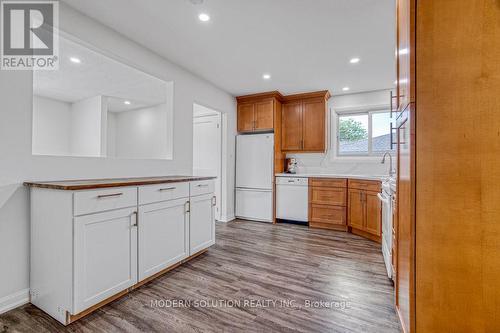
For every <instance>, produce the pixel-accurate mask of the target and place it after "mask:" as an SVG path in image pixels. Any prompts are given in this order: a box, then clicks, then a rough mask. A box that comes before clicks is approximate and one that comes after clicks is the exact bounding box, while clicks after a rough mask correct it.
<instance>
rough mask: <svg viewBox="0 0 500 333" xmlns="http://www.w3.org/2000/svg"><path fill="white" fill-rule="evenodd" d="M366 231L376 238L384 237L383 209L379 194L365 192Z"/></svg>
mask: <svg viewBox="0 0 500 333" xmlns="http://www.w3.org/2000/svg"><path fill="white" fill-rule="evenodd" d="M365 205H366V216H365V217H366V218H365V231H366V232H369V233H371V234H372V235H374V236H377V237H380V236H382V207H381V203H380V200H379V198H378V197H377V192H365Z"/></svg>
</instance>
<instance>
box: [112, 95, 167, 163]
mask: <svg viewBox="0 0 500 333" xmlns="http://www.w3.org/2000/svg"><path fill="white" fill-rule="evenodd" d="M165 108H166V106H165V105H164V104H160V105H156V106H154V107H150V108H144V109H137V110H131V111H124V112H118V113H115V121H116V122H115V135H116V137H115V149H116V150H115V155H116V157H131V158H145V159H147V158H167V157H168V155H169V152H168V142H167V141H168V139H167V137H168V135H167V134H168V133H167V122H168V120H167V110H166V109H165ZM108 136H109V134H108Z"/></svg>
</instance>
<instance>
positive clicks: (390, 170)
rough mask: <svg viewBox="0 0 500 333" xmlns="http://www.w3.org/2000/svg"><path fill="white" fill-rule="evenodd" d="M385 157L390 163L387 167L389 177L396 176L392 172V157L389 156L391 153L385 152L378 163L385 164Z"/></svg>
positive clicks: (394, 172)
mask: <svg viewBox="0 0 500 333" xmlns="http://www.w3.org/2000/svg"><path fill="white" fill-rule="evenodd" d="M387 156H389V162H390V164H391V165H390V166H389V177H393V176H394V175H395V174H396V171H394V169H393V168H392V155H391V153H389V152H386V153H385V154H384V157H382V162H380V163H382V164H385V158H386V157H387Z"/></svg>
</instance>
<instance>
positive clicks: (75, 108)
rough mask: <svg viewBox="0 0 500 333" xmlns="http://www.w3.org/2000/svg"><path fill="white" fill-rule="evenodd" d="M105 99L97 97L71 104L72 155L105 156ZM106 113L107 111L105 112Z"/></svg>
mask: <svg viewBox="0 0 500 333" xmlns="http://www.w3.org/2000/svg"><path fill="white" fill-rule="evenodd" d="M102 104H103V98H102V96H95V97H90V98H86V99H84V100H81V101H78V102H74V103H73V104H71V155H73V156H103V154H102V152H101V142H102V140H103V137H104V136H103V135H102V132H103V131H102V126H104V125H105V124H103V122H102V118H103V105H102ZM104 112H105V111H104Z"/></svg>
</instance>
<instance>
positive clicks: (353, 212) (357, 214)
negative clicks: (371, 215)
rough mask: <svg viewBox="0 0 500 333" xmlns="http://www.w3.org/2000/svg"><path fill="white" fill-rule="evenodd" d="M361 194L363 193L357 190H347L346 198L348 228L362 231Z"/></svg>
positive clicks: (362, 205) (362, 207)
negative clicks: (347, 195)
mask: <svg viewBox="0 0 500 333" xmlns="http://www.w3.org/2000/svg"><path fill="white" fill-rule="evenodd" d="M363 193H364V191H361V190H357V189H349V197H348V202H349V203H348V207H349V210H348V212H349V213H348V222H349V226H350V227H353V228H356V229H359V230H363V228H364V223H363V221H364V203H363Z"/></svg>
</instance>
